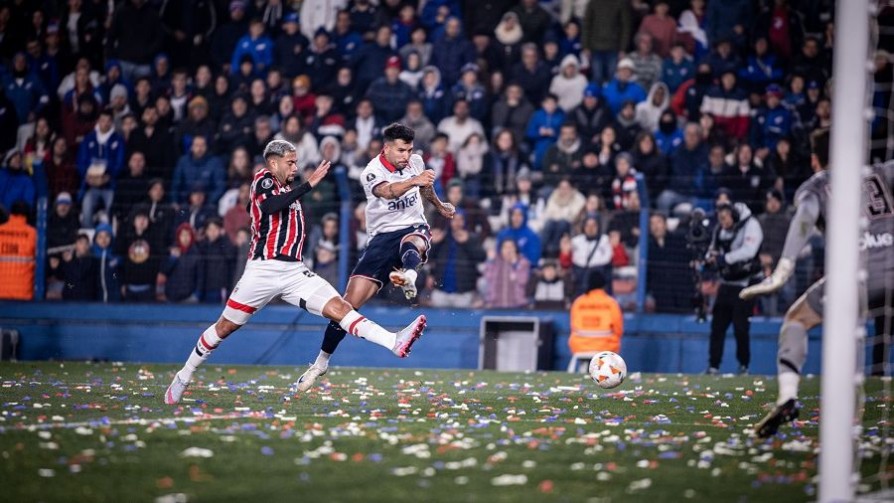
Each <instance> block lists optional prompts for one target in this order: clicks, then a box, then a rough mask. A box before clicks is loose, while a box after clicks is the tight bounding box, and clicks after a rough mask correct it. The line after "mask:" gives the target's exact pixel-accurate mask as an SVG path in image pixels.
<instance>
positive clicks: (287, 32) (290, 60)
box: [274, 12, 310, 80]
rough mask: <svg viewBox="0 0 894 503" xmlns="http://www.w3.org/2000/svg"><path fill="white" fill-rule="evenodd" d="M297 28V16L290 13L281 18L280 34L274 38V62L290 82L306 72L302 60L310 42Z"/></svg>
mask: <svg viewBox="0 0 894 503" xmlns="http://www.w3.org/2000/svg"><path fill="white" fill-rule="evenodd" d="M298 28H299V24H298V14H296V13H294V12H290V13H288V14H286V15H285V16H284V17H283V19H282V32H281V33H280V34H279V35H278V36H277V37H276V45H275V48H276V52H275V53H274V55H275V60H276V63H277V64H278V65H279V67H280V68H281V69H282V72H283V75H285V76H286V78H288V79H290V80H291V79H293V78H295V77H297V76H298V75H301V74H303V73H306V72H307V71H306V69H305V66H304V60H305V56H306V55H307V54H306V52H305V51H306V49H307V48H308V46H309V45H310V40H309V38H308V37H306V36H304V34H303V33H301V31H299V29H298Z"/></svg>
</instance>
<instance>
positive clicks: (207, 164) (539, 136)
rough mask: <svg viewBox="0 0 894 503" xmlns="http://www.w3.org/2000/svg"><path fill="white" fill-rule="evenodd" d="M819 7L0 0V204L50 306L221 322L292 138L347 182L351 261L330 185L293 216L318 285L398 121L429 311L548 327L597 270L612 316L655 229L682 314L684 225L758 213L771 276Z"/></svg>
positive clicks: (827, 60)
mask: <svg viewBox="0 0 894 503" xmlns="http://www.w3.org/2000/svg"><path fill="white" fill-rule="evenodd" d="M832 3H833V2H831V1H830V0H707V1H706V0H652V1H646V0H555V1H553V2H538V1H537V0H521V1H517V0H475V1H469V0H462V1H460V0H422V1H421V2H417V1H408V0H380V1H378V2H375V1H371V0H304V1H303V2H302V1H290V0H118V1H114V2H112V1H107V0H67V1H63V0H43V1H41V0H37V1H33V0H7V1H4V2H0V57H2V59H3V61H4V62H5V64H3V65H2V67H0V88H2V92H0V151H2V152H5V155H4V156H3V159H2V166H3V167H2V169H0V204H2V206H3V207H4V208H5V209H6V211H4V213H7V212H8V210H9V209H10V208H12V206H13V205H14V204H15V203H16V202H24V203H25V204H27V205H28V208H29V210H28V211H29V212H30V220H31V221H32V222H34V219H35V214H36V201H37V200H38V199H39V198H41V197H47V198H48V200H49V205H48V206H49V208H48V210H47V211H48V225H47V231H46V237H47V239H46V246H47V249H48V264H47V281H48V290H47V297H48V298H55V299H59V298H61V299H71V300H75V299H77V300H99V301H103V302H116V301H142V302H155V301H166V302H213V303H220V302H221V301H222V300H223V299H225V298H226V295H227V292H228V290H229V289H230V288H231V287H232V286H233V284H234V282H235V281H236V280H237V279H238V278H239V276H240V274H241V272H242V268H243V266H244V261H245V257H246V252H247V247H248V240H249V238H250V231H249V230H248V227H249V217H248V214H247V213H246V211H245V207H246V202H247V199H248V187H249V183H250V181H251V179H252V174H253V172H254V171H255V170H256V169H258V168H259V167H260V166H262V164H263V159H261V158H260V154H261V152H262V150H263V148H264V145H265V144H266V143H267V142H268V141H270V140H271V139H273V138H282V139H286V140H288V141H290V142H292V143H294V144H295V145H296V147H297V149H298V159H299V165H300V167H301V168H302V169H308V168H312V167H313V166H314V165H315V164H316V163H317V162H319V160H320V159H322V158H325V159H328V160H330V161H331V162H332V165H333V166H334V167H336V169H338V168H343V169H345V170H346V172H347V174H348V178H349V180H350V183H351V188H352V192H351V197H352V200H351V204H352V205H353V206H354V207H355V208H356V210H355V211H354V213H353V218H352V219H351V222H350V226H349V228H350V233H351V235H350V236H349V237H348V239H346V240H342V236H339V229H340V226H339V218H340V217H339V213H338V209H339V203H340V200H339V192H338V190H337V187H336V183H335V180H334V179H333V177H331V176H330V177H329V179H327V180H326V181H324V182H323V183H321V184H320V185H319V186H318V187H316V188H315V189H314V191H313V192H312V193H311V194H310V195H309V196H307V197H305V198H304V199H303V201H302V205H303V207H304V211H305V214H306V218H307V221H308V229H309V232H308V236H307V241H306V245H305V247H304V250H305V254H306V257H305V258H306V260H307V261H308V262H309V263H310V264H312V267H313V269H314V270H316V271H317V272H318V273H320V274H321V275H323V276H324V277H326V278H328V279H330V281H333V282H335V281H336V280H337V267H336V263H337V257H338V256H339V255H340V254H342V253H347V254H350V256H351V261H352V264H353V261H354V260H355V259H356V256H357V254H358V252H359V251H361V250H362V248H363V246H364V243H365V241H366V238H367V235H366V231H365V223H364V217H363V207H364V204H365V203H364V201H363V192H362V190H361V189H360V184H359V183H358V181H357V177H358V176H359V174H360V172H361V170H362V169H363V168H364V167H365V165H366V163H367V162H368V161H369V160H370V159H371V158H372V157H373V156H375V155H377V154H378V153H379V152H380V150H381V148H382V140H381V137H380V133H381V130H382V128H383V127H384V126H386V125H388V124H389V123H391V122H394V121H399V122H403V123H405V124H407V125H409V126H411V127H413V128H414V129H415V131H416V140H415V146H416V148H417V149H419V151H420V152H421V153H422V154H423V156H424V158H425V160H426V162H427V164H428V166H429V167H431V168H432V169H434V170H435V172H436V173H437V182H436V190H437V191H438V193H439V194H440V195H441V196H442V198H443V199H446V200H449V201H450V202H451V203H453V204H454V205H456V207H457V208H458V209H459V211H458V212H457V217H456V218H455V219H453V220H452V221H447V220H445V219H443V218H440V217H436V216H433V217H432V218H430V222H431V223H432V227H433V229H432V249H431V252H430V254H429V258H430V260H429V264H428V266H427V268H426V271H427V273H426V274H423V275H422V276H421V281H422V282H423V283H424V287H425V288H424V292H425V293H424V298H425V299H426V300H425V301H426V302H429V303H431V304H432V305H436V306H486V307H505V308H518V307H527V306H535V307H540V308H562V309H564V308H567V307H568V306H569V305H570V303H571V301H572V300H573V299H574V297H575V296H576V295H578V294H580V293H581V292H583V291H584V290H585V289H586V277H587V273H588V272H589V271H592V270H599V271H601V272H603V273H607V274H608V276H607V277H609V278H614V281H611V282H610V284H609V290H610V291H612V290H613V294H614V295H615V296H616V297H617V298H618V299H619V300H621V301H622V304H624V305H629V303H630V301H631V299H632V297H633V285H634V284H635V281H636V278H635V276H636V268H635V267H633V266H634V265H635V264H636V261H637V260H638V258H639V254H638V251H637V247H638V244H639V236H640V234H641V233H648V248H649V257H650V260H649V262H648V276H647V278H648V285H647V287H648V292H649V299H650V301H649V308H650V309H653V310H656V311H659V312H690V311H691V305H690V301H689V299H690V297H691V295H692V291H693V289H694V287H695V285H693V275H692V271H691V269H690V267H689V262H690V260H691V259H692V252H691V251H690V250H689V249H688V248H687V243H686V239H685V234H686V229H687V228H688V223H687V219H688V217H687V215H688V213H689V211H690V210H691V209H692V208H693V207H703V208H705V209H707V210H708V211H709V214H710V213H711V211H712V209H713V206H714V199H715V197H717V195H718V194H719V193H726V194H727V195H728V196H730V197H731V198H732V199H733V200H734V201H736V202H744V203H746V204H748V206H749V207H750V208H751V210H752V211H753V213H754V214H756V215H758V218H759V219H760V222H761V224H762V226H763V227H764V234H765V236H766V244H765V246H764V248H763V250H762V255H761V260H762V261H763V263H764V265H765V266H766V267H767V268H768V269H770V268H772V267H773V265H774V260H776V259H777V258H778V256H779V254H780V252H781V246H782V241H783V239H784V232H785V229H786V228H787V224H788V215H789V205H790V203H791V201H792V196H793V194H794V190H795V189H796V188H797V187H798V185H799V183H800V182H801V181H803V180H805V179H806V178H807V177H809V176H810V175H811V173H812V171H811V167H810V160H809V155H808V148H809V145H808V141H807V140H808V137H809V134H810V133H811V132H812V131H813V130H816V129H818V128H827V127H829V116H830V110H831V109H830V103H829V96H830V84H831V83H830V74H831V61H832V59H831V51H832V45H833V40H834V37H835V36H836V35H835V30H834V24H833V22H834V20H833V18H832V15H831V11H832ZM891 79H892V60H891V57H890V55H889V54H887V53H886V52H884V51H879V52H878V57H876V68H875V80H876V82H877V83H888V84H890V81H891ZM890 93H891V88H890V85H889V86H887V87H885V86H879V87H877V91H876V96H875V97H874V102H875V103H876V104H877V106H882V107H885V106H888V105H887V104H889V103H890V102H891V96H890ZM878 104H880V105H878ZM887 124H888V123H887V121H886V120H885V119H884V114H882V115H881V118H879V119H877V120H876V121H874V122H873V124H872V135H873V137H874V138H879V137H881V138H884V137H886V136H887V135H888V134H890V132H889V131H888V127H887ZM874 155H876V156H878V155H884V151H883V150H882V152H874ZM643 185H644V187H643ZM639 189H645V190H639ZM643 195H647V197H648V206H647V209H651V210H652V211H653V213H652V216H651V218H650V219H649V226H648V228H647V229H641V228H639V212H640V210H641V208H642V207H643V206H644V203H645V201H643V199H642V196H643ZM5 219H6V217H3V220H5ZM343 241H344V242H348V243H350V247H349V249H343V248H342V247H341V243H342V242H343ZM814 251H815V250H814ZM809 255H810V254H809V253H805V257H808V258H809ZM809 263H810V262H809V261H808V262H807V264H808V265H807V266H804V267H802V269H803V271H802V275H803V276H804V278H802V281H801V282H800V284H801V285H806V284H807V283H808V281H809V279H810V278H809V276H812V275H815V274H818V273H817V272H816V271H815V270H813V269H816V267H813V268H811V267H810V266H809ZM3 281H6V278H4V279H3ZM699 287H700V288H702V287H703V285H699ZM704 288H707V287H704ZM781 297H782V298H780V299H777V300H780V301H782V302H783V303H784V302H785V301H786V300H789V301H790V300H791V299H792V292H787V293H785V294H784V295H782V296H781ZM771 304H772V305H771ZM782 307H784V306H781V305H780V306H776V305H775V303H768V304H766V305H764V306H763V309H765V310H767V312H771V313H775V312H779V309H781V308H782Z"/></svg>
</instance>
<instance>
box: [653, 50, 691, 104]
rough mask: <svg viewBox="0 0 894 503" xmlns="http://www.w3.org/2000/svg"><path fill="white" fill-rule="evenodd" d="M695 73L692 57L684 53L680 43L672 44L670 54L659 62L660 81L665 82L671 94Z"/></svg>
mask: <svg viewBox="0 0 894 503" xmlns="http://www.w3.org/2000/svg"><path fill="white" fill-rule="evenodd" d="M694 74H695V64H694V63H693V62H692V58H691V57H689V55H688V54H686V49H684V48H683V45H682V44H680V43H676V44H674V45H673V46H672V47H671V49H670V56H669V57H667V58H665V59H664V62H663V63H662V64H661V81H662V82H664V83H665V84H667V88H668V91H670V93H671V94H674V93H676V92H677V89H679V88H680V86H681V85H682V84H683V82H686V81H687V80H689V79H691V78H692V76H693V75H694Z"/></svg>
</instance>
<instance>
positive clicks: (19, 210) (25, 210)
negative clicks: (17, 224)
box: [9, 199, 31, 217]
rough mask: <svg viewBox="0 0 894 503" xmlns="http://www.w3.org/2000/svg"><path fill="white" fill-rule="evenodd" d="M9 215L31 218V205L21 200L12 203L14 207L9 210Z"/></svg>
mask: <svg viewBox="0 0 894 503" xmlns="http://www.w3.org/2000/svg"><path fill="white" fill-rule="evenodd" d="M9 214H10V215H18V216H20V217H29V216H31V205H29V204H28V203H26V202H25V201H22V200H21V199H19V200H17V201H16V202H14V203H12V206H11V207H10V208H9Z"/></svg>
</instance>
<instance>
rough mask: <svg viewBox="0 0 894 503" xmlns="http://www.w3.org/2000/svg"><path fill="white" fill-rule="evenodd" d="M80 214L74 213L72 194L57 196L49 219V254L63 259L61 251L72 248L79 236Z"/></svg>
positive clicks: (63, 193) (65, 193)
mask: <svg viewBox="0 0 894 503" xmlns="http://www.w3.org/2000/svg"><path fill="white" fill-rule="evenodd" d="M79 225H80V224H79V223H78V213H77V211H72V199H71V194H69V193H67V192H62V193H60V194H59V195H58V196H56V202H55V204H54V205H53V210H52V213H51V214H50V216H49V217H48V218H47V254H48V255H49V256H50V257H51V258H53V257H55V258H57V259H58V258H59V257H61V255H62V253H61V250H62V249H64V248H67V247H70V246H71V245H72V244H73V243H74V242H75V238H77V235H78V227H79Z"/></svg>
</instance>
